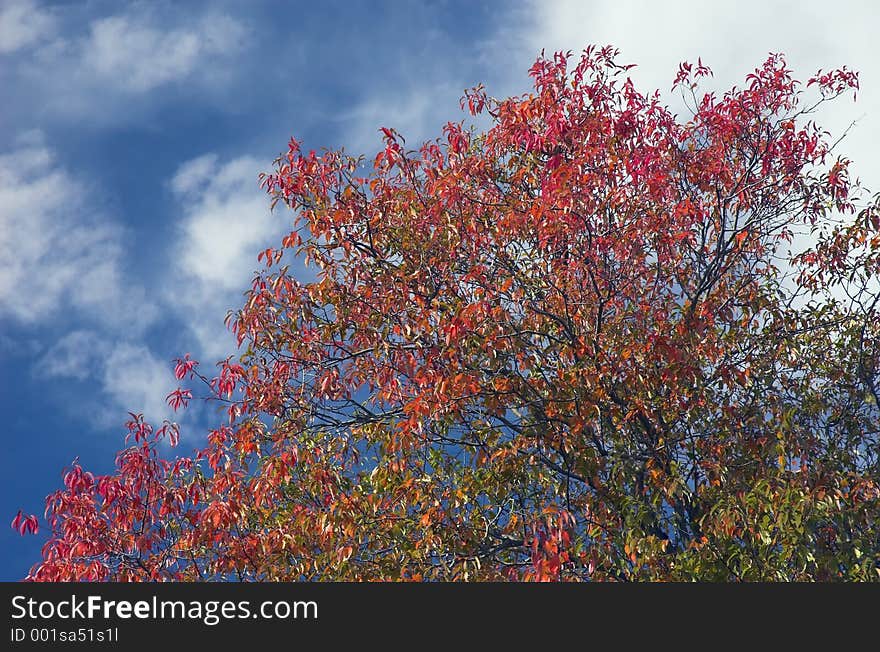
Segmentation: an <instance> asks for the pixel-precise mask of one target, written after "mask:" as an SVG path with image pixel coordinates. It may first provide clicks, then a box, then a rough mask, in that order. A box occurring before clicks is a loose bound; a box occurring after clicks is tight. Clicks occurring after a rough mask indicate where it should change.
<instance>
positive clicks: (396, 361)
mask: <svg viewBox="0 0 880 652" xmlns="http://www.w3.org/2000/svg"><path fill="white" fill-rule="evenodd" d="M616 56H617V53H616V51H614V50H612V49H611V48H604V49H594V48H589V49H587V50H586V51H585V52H584V53H583V56H582V57H581V58H580V59H579V60H578V61H575V62H572V60H571V55H570V54H568V55H566V54H556V55H554V56H553V57H552V58H544V57H543V56H542V57H541V58H539V59H538V61H537V62H536V63H535V65H534V66H533V67H532V68H531V70H530V74H531V76H532V77H533V79H534V91H533V92H531V93H529V94H527V95H524V96H521V97H513V98H509V99H504V100H496V99H493V98H491V97H489V96H488V95H487V94H486V93H485V92H484V91H483V90H482V87H478V88H476V89H473V90H471V91H469V92H468V93H467V94H466V95H465V97H464V99H463V100H462V105H463V107H467V109H468V110H469V112H470V113H471V114H473V115H478V114H482V115H484V116H486V117H487V118H488V119H489V120H491V125H490V128H488V130H486V131H484V132H478V131H476V130H475V129H474V128H466V127H465V124H464V123H458V124H454V123H449V124H447V125H446V126H445V127H444V128H443V137H442V138H440V139H437V140H435V141H432V142H428V143H425V144H424V145H423V146H421V147H420V148H419V149H418V150H407V149H405V143H404V140H403V138H402V137H401V136H400V135H399V134H398V133H397V132H395V131H394V130H391V129H383V130H382V131H383V134H384V149H383V150H382V151H381V152H380V153H379V154H378V155H377V156H376V157H375V160H374V161H373V165H372V169H371V170H368V171H365V170H366V168H365V166H364V165H363V161H362V160H359V159H354V158H352V157H349V156H347V155H346V154H345V153H344V152H342V151H328V152H324V153H322V154H317V153H315V152H309V153H304V152H303V151H301V149H300V145H299V143H298V142H296V141H295V140H292V141H291V142H290V147H289V152H288V153H287V155H286V156H284V157H282V158H281V159H279V160H278V161H277V164H276V169H275V170H274V172H273V173H272V174H270V175H267V176H264V177H263V183H264V185H265V187H266V189H267V190H268V192H269V193H270V194H271V196H272V197H273V206H274V202H278V201H280V202H283V203H284V204H285V205H287V206H288V207H290V208H291V209H292V214H293V229H292V230H291V232H290V234H289V235H288V236H287V237H286V238H284V240H283V243H281V246H280V247H278V248H277V249H276V248H272V249H268V250H266V251H264V252H262V253H261V254H260V259H261V260H263V261H265V264H266V267H265V269H264V270H263V271H262V272H261V273H260V274H258V275H257V277H256V278H255V279H254V283H253V287H252V289H251V290H250V292H249V294H248V296H247V300H246V303H245V305H244V307H243V308H242V309H241V310H240V311H238V312H237V313H235V314H233V315H231V319H230V326H231V328H232V329H233V331H234V332H235V333H236V334H237V337H238V340H239V343H240V344H241V345H242V347H243V350H244V353H243V355H242V356H241V358H240V359H239V360H237V361H233V360H231V359H230V360H227V361H225V362H223V363H222V364H221V365H219V374H218V375H217V377H215V378H213V379H209V378H208V377H206V376H202V375H200V373H199V372H198V367H197V366H196V363H195V361H193V360H191V359H190V358H189V357H188V356H187V357H185V358H184V359H182V360H180V361H178V365H177V369H176V372H177V377H178V378H180V379H189V380H195V381H198V380H199V379H201V381H203V382H204V383H206V384H207V386H209V387H210V396H212V397H213V398H214V399H216V400H222V401H225V403H226V408H227V411H228V416H229V423H228V424H227V425H224V426H222V427H219V428H217V429H216V430H214V431H212V432H211V433H210V434H209V435H208V443H207V445H206V446H205V447H204V448H203V449H201V450H199V451H198V452H197V454H196V455H195V456H194V457H193V458H176V459H174V460H166V459H164V458H163V457H162V454H161V448H160V445H159V442H160V440H161V439H162V438H163V437H164V436H167V435H173V436H175V437H176V427H175V426H174V424H169V423H166V424H165V425H164V427H163V428H162V429H160V430H158V431H156V432H154V431H153V430H152V428H151V427H150V426H149V425H148V424H147V423H145V422H144V421H143V419H142V418H141V417H140V416H139V415H132V420H131V421H130V422H129V424H128V429H129V431H130V435H131V437H132V438H133V445H132V446H131V447H129V448H126V449H125V450H124V451H122V452H121V453H120V454H119V457H118V459H117V465H118V469H117V471H116V473H115V474H113V475H110V476H106V477H97V478H96V477H93V476H92V475H91V474H89V473H87V472H85V471H83V470H82V469H81V468H80V467H79V466H77V465H74V466H73V468H72V469H71V470H70V471H69V472H68V473H67V474H66V476H65V480H64V484H65V487H64V489H62V490H60V491H58V492H56V493H54V494H53V495H51V496H50V497H49V498H48V500H47V521H48V525H49V528H50V530H51V533H50V538H49V540H48V542H47V543H46V546H45V548H44V550H43V559H42V561H41V562H40V563H39V564H37V565H36V566H35V567H34V569H33V570H32V572H31V575H30V577H31V578H32V579H36V580H61V579H112V580H151V579H175V580H200V579H241V580H300V579H332V580H349V579H354V580H502V579H511V580H691V579H700V580H723V581H729V580H831V579H846V580H867V579H873V580H876V579H878V572H880V571H878V569H880V527H878V525H877V522H876V521H877V515H878V514H880V511H878V508H880V485H878V482H880V477H878V427H880V422H878V419H880V410H878V389H880V385H878V383H880V380H878V368H880V344H878V335H880V332H878V331H880V326H878V325H880V318H878V315H877V312H878V311H877V307H878V296H880V295H878V291H877V278H878V270H880V223H878V220H880V217H878V216H880V213H878V208H877V206H876V205H875V204H870V203H867V206H866V207H865V206H863V207H862V208H861V209H860V208H858V207H857V203H858V201H859V198H860V194H859V192H860V191H859V188H858V186H857V185H856V184H854V183H853V182H852V181H851V180H850V178H849V175H848V172H847V170H848V161H847V160H845V159H842V158H837V159H833V156H832V155H833V152H832V146H831V144H830V136H829V135H828V134H827V133H825V132H823V131H821V130H820V128H819V127H818V126H817V125H815V124H814V123H813V122H810V121H809V118H810V114H811V113H812V112H814V111H815V110H816V109H817V107H818V106H819V105H821V104H823V103H824V102H827V101H829V100H832V99H834V98H836V97H838V96H840V95H842V94H845V93H848V92H849V91H852V90H855V89H856V88H857V77H856V75H855V74H854V73H852V72H850V71H847V70H846V69H841V70H837V71H832V72H830V73H822V72H821V71H820V73H819V74H817V75H816V76H815V77H814V78H812V79H810V80H809V81H808V83H807V84H806V86H805V87H804V89H803V90H802V89H801V86H800V84H799V82H797V81H796V80H795V79H794V78H793V77H792V75H791V73H790V71H789V70H788V69H787V68H786V65H785V62H784V60H783V58H782V57H781V56H778V55H772V56H770V58H769V59H768V60H767V61H766V63H764V64H763V66H762V67H761V68H759V69H757V70H756V71H755V72H754V74H751V75H749V76H748V78H747V79H746V85H745V87H744V88H741V89H738V88H734V89H733V90H731V91H729V92H727V93H725V94H724V95H723V96H720V97H718V96H716V95H715V94H712V93H707V94H701V92H700V91H699V89H698V81H699V79H700V78H701V77H705V76H707V75H709V74H710V72H709V69H708V68H706V67H705V66H704V65H702V63H699V64H698V65H696V66H691V65H689V64H683V65H682V67H681V69H680V70H679V74H678V75H677V77H676V79H675V86H674V88H676V89H678V90H680V91H681V94H682V97H683V99H684V100H685V102H686V104H687V106H689V108H690V112H689V115H687V116H686V118H684V119H682V118H679V117H678V116H676V115H673V114H672V113H671V111H670V110H669V109H668V108H666V107H664V106H663V105H661V104H660V101H659V94H656V93H655V94H654V95H652V96H647V95H644V94H641V93H639V92H638V91H637V90H636V89H635V87H634V85H633V83H632V82H631V80H630V79H629V78H628V77H627V75H626V71H627V70H628V69H629V66H622V65H620V64H618V63H617V60H616ZM809 87H814V88H809ZM809 93H813V95H812V96H811V97H813V98H814V99H813V100H811V101H805V100H804V96H805V95H807V94H809ZM364 175H365V176H364ZM804 233H809V234H810V237H811V243H812V244H813V246H812V247H811V248H810V249H809V250H808V251H806V252H805V253H803V254H801V255H798V256H794V257H791V256H789V255H787V254H786V249H787V246H788V244H789V243H790V242H791V241H792V239H793V238H798V237H801V236H800V235H799V234H804ZM291 256H298V257H299V258H298V259H299V260H304V261H306V262H307V263H308V264H309V265H310V266H313V267H315V268H316V269H317V277H316V278H315V280H313V281H311V282H304V281H301V280H298V279H297V278H296V277H295V276H294V275H293V274H292V273H291V272H290V270H289V269H288V267H287V266H285V265H286V263H288V262H289V260H290V258H291ZM191 398H192V390H191V389H183V388H181V389H179V390H177V391H176V392H173V393H172V394H171V395H169V401H170V402H171V403H172V404H173V405H174V406H175V408H178V407H184V406H185V405H186V404H187V402H188V401H190V400H191ZM21 522H22V521H21V520H20V519H19V523H21ZM33 524H34V526H36V522H35V521H34V523H33Z"/></svg>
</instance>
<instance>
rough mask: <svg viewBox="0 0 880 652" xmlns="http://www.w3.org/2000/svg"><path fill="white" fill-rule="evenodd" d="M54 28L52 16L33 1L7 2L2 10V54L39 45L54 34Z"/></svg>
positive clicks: (0, 34) (18, 0)
mask: <svg viewBox="0 0 880 652" xmlns="http://www.w3.org/2000/svg"><path fill="white" fill-rule="evenodd" d="M54 26H55V21H54V20H53V18H52V16H51V15H50V14H49V13H48V12H46V11H43V10H42V9H40V8H38V7H37V6H36V5H35V4H34V2H33V1H32V0H6V3H5V5H4V6H3V7H2V8H0V53H10V52H15V51H16V50H20V49H22V48H26V47H28V46H31V45H34V44H35V43H38V42H39V41H41V40H44V39H45V38H46V37H47V36H49V35H50V34H51V33H52V31H53V29H54Z"/></svg>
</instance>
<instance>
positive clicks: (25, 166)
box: [0, 138, 157, 332]
mask: <svg viewBox="0 0 880 652" xmlns="http://www.w3.org/2000/svg"><path fill="white" fill-rule="evenodd" d="M32 139H33V138H32ZM95 203H96V202H95V201H94V197H90V193H89V189H88V188H87V186H86V184H85V183H84V182H82V181H81V180H79V179H77V178H76V177H74V176H73V175H72V174H71V173H70V172H69V171H67V170H66V169H65V168H63V167H62V166H61V165H59V164H58V163H57V162H56V161H55V160H54V156H53V153H52V151H51V150H50V149H49V148H47V147H45V146H44V145H41V144H35V143H32V144H29V145H24V146H21V147H18V148H16V149H14V150H13V151H11V152H8V153H5V154H0V207H2V209H0V317H9V318H12V319H14V320H16V321H18V322H21V323H25V324H27V323H35V322H39V321H44V320H46V319H48V318H51V317H53V316H55V315H57V314H59V313H60V311H62V310H67V311H73V312H74V313H76V314H77V316H78V317H79V318H82V319H85V320H86V321H89V322H92V323H95V322H97V323H100V324H104V325H106V326H108V327H111V328H120V329H126V330H128V331H132V332H138V331H141V330H143V329H144V328H146V327H148V326H149V325H150V324H151V323H152V322H153V320H154V319H155V317H156V314H157V310H156V306H155V305H154V304H152V303H151V302H150V301H148V300H147V299H146V296H145V293H144V291H143V288H141V287H140V286H138V285H137V284H136V283H131V282H128V281H127V280H126V279H125V278H124V274H123V271H122V261H123V258H124V256H125V234H124V231H123V229H122V228H121V227H120V226H119V225H118V224H117V223H116V222H114V221H112V220H110V219H108V218H107V217H105V216H104V215H102V214H101V213H100V212H99V211H96V210H95V209H94V208H93V206H94V205H95Z"/></svg>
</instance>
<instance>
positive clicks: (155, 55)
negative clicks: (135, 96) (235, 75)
mask: <svg viewBox="0 0 880 652" xmlns="http://www.w3.org/2000/svg"><path fill="white" fill-rule="evenodd" d="M244 35H245V30H244V28H243V27H242V26H241V25H240V24H239V23H237V22H236V21H234V20H233V19H231V18H229V17H228V16H222V15H209V16H204V17H202V18H200V19H199V20H198V21H197V22H195V23H194V24H193V25H192V26H189V27H178V28H174V29H171V30H164V29H162V27H161V26H160V25H158V24H151V22H150V19H149V18H148V17H143V16H128V15H122V16H111V17H109V18H102V19H100V20H96V21H93V22H92V23H91V25H90V32H89V36H88V37H87V38H85V39H82V40H81V41H80V42H79V43H78V49H79V51H80V57H81V59H80V61H81V66H82V71H83V72H85V73H88V74H91V75H93V76H94V78H95V80H96V81H99V82H102V83H104V84H107V85H112V86H113V87H114V88H117V89H121V90H123V91H125V92H130V93H143V92H147V91H150V90H152V89H154V88H156V87H158V86H161V85H163V84H171V83H176V82H183V81H186V80H190V79H191V78H193V77H200V78H202V79H204V78H205V77H209V76H211V75H212V74H213V73H212V71H213V70H214V69H215V68H216V64H217V61H216V60H217V59H221V60H222V59H227V58H229V57H230V56H232V55H233V54H234V53H235V52H236V51H237V50H239V49H240V48H241V47H242V45H243V38H244Z"/></svg>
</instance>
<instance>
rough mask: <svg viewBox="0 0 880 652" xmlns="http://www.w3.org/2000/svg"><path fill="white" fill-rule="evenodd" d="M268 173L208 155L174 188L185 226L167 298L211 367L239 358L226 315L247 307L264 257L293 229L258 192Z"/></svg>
mask: <svg viewBox="0 0 880 652" xmlns="http://www.w3.org/2000/svg"><path fill="white" fill-rule="evenodd" d="M264 167H265V166H264V165H263V164H262V163H261V162H260V161H258V160H257V159H255V158H252V157H248V156H244V157H240V158H236V159H233V160H231V161H228V162H226V163H221V162H220V161H219V159H218V157H217V156H216V155H215V154H206V155H204V156H200V157H199V158H196V159H193V160H191V161H188V162H186V163H184V164H182V165H181V166H180V167H179V168H178V171H177V173H176V174H175V175H174V177H173V178H172V179H171V181H170V184H169V185H170V188H171V190H172V192H173V193H174V195H175V197H176V199H177V200H178V205H179V207H180V212H181V214H182V220H181V221H180V228H179V231H178V235H179V239H178V242H177V243H176V245H175V246H174V250H173V254H172V255H173V257H174V263H173V265H174V272H175V275H174V277H173V278H172V279H171V280H170V282H169V285H168V288H167V297H168V301H169V302H170V303H171V304H172V305H173V306H174V307H175V308H176V309H177V310H178V311H179V312H180V313H181V315H182V319H183V321H184V322H185V323H187V324H188V325H189V327H190V329H191V330H192V332H193V334H194V336H195V339H196V342H197V344H198V346H199V347H200V349H201V351H200V353H199V355H202V356H207V357H208V359H210V361H211V362H214V361H215V360H218V359H221V358H225V357H226V356H228V355H230V354H232V353H234V352H235V348H234V342H233V338H232V336H231V335H230V334H229V333H228V332H227V331H226V329H225V327H224V324H223V320H224V318H225V316H226V312H227V311H228V310H230V309H237V308H239V307H240V306H241V304H242V293H243V292H244V291H245V290H246V289H247V288H248V287H249V286H250V281H251V279H252V278H253V274H254V271H256V270H257V269H258V268H259V267H260V264H259V263H258V262H257V259H256V256H257V253H258V252H259V251H260V250H261V249H265V248H266V247H269V246H277V244H278V241H279V239H280V236H281V234H282V233H283V231H284V228H285V224H284V217H280V216H279V213H277V212H276V213H274V214H273V213H270V211H269V201H268V199H267V197H266V194H265V193H264V192H263V191H262V190H261V189H260V188H259V186H258V180H257V175H258V174H259V172H260V171H261V170H263V168H264Z"/></svg>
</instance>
